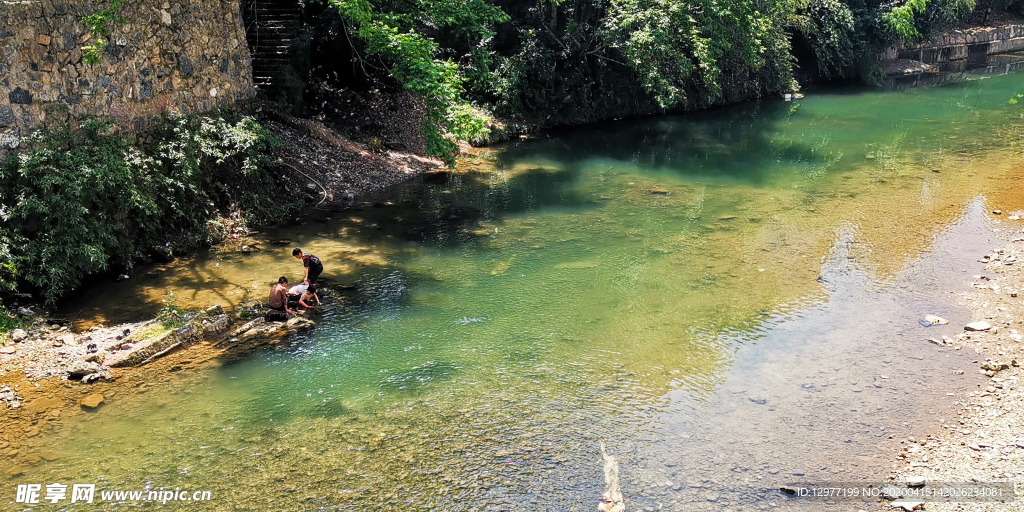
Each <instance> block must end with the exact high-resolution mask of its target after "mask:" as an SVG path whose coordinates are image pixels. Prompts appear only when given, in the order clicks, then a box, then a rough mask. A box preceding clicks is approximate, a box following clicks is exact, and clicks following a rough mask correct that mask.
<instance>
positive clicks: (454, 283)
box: [12, 75, 1024, 511]
mask: <svg viewBox="0 0 1024 512" xmlns="http://www.w3.org/2000/svg"><path fill="white" fill-rule="evenodd" d="M1022 92H1024V86H1022V85H1021V81H1020V76H1019V75H1017V76H1013V75H1011V76H1006V77H997V78H991V79H986V80H979V81H975V82H969V83H964V84H959V85H955V86H949V87H945V88H941V89H925V90H913V91H910V92H905V93H898V94H897V93H881V92H870V91H868V92H866V91H852V90H851V91H837V92H832V93H827V94H825V93H822V94H818V95H814V96H809V97H807V98H805V99H803V100H801V101H800V102H799V103H783V102H765V103H761V104H758V105H747V106H741V107H735V108H727V109H716V110H713V111H709V112H705V113H701V114H696V115H692V116H684V117H662V118H653V119H643V120H635V121H621V122H615V123H607V124H603V125H599V126H593V127H587V128H580V129H573V130H565V131H558V132H552V133H549V134H543V135H541V136H539V137H537V138H535V139H533V140H527V141H522V142H519V143H516V144H511V145H508V146H506V147H503V148H500V149H498V150H496V151H493V152H491V153H488V154H486V155H483V156H480V157H476V158H471V159H467V160H465V161H463V162H462V164H461V165H460V169H459V172H458V173H455V174H452V175H447V174H441V175H434V176H431V177H428V178H425V179H424V180H423V181H425V183H421V182H417V183H413V184H410V185H409V186H405V187H401V188H399V189H396V190H393V191H390V192H389V193H388V194H387V195H386V196H382V197H381V198H379V199H377V200H371V201H369V202H366V203H358V204H353V205H348V206H345V205H335V206H332V207H329V208H325V209H322V210H316V211H313V212H311V215H310V216H309V217H308V218H305V219H304V220H303V221H302V222H301V223H297V224H296V225H294V226H291V227H288V228H283V229H281V230H276V231H272V232H269V233H266V234H265V239H261V240H256V241H255V242H252V241H246V242H245V243H246V244H247V245H250V244H251V245H254V246H255V247H257V248H258V249H259V250H258V251H256V252H238V251H233V250H231V249H233V248H232V247H228V248H226V250H225V249H222V250H220V251H218V252H215V253H210V254H203V255H200V256H198V257H195V258H192V259H189V260H185V261H179V262H176V263H174V264H172V265H169V266H166V267H159V268H156V267H154V268H146V269H140V270H139V271H137V272H136V273H135V274H134V275H133V277H132V279H130V280H129V281H126V282H123V283H117V284H112V285H110V286H108V287H102V288H97V289H96V290H94V292H93V295H92V296H86V297H84V298H82V299H81V300H80V301H79V302H77V303H76V304H74V305H69V306H68V311H69V314H70V315H73V316H76V317H77V319H78V321H79V322H80V325H81V326H87V325H89V324H90V323H94V322H106V321H113V320H117V319H120V318H123V316H131V315H138V314H140V312H144V311H147V310H149V311H152V309H154V308H158V307H159V301H160V300H161V299H162V298H165V297H166V296H167V293H168V292H171V293H172V294H173V296H174V298H175V300H176V301H177V303H178V305H182V306H186V307H198V306H205V305H209V304H211V303H222V304H225V305H237V304H239V303H241V302H242V301H245V300H252V299H262V298H264V296H265V294H266V293H267V291H268V290H269V284H270V283H271V282H272V281H273V280H274V279H275V278H276V277H277V276H278V275H287V276H289V277H292V278H293V279H298V278H300V277H301V268H300V265H299V263H298V262H297V260H295V259H294V258H291V257H290V253H291V247H293V246H301V247H302V248H304V249H305V250H307V251H308V252H313V253H314V254H316V255H318V256H320V257H321V258H322V259H324V261H325V262H326V265H327V271H326V272H325V274H324V276H325V278H327V280H328V281H330V282H332V283H334V284H341V283H345V284H354V285H355V288H354V289H353V290H350V291H346V292H343V293H342V294H341V295H340V296H339V297H338V299H337V300H336V301H335V303H334V304H333V305H332V306H331V307H329V308H326V309H325V311H324V313H323V315H322V317H321V319H320V324H319V326H318V327H317V328H316V329H315V330H314V331H313V332H311V333H309V334H305V335H302V336H300V337H298V338H297V339H295V340H294V342H293V343H291V344H290V345H289V346H288V347H287V348H283V349H280V350H272V351H268V352H266V353H260V354H253V355H252V357H250V358H248V359H246V360H243V361H238V362H231V363H226V364H224V365H222V366H219V367H217V368H214V369H208V370H202V371H197V372H194V373H192V374H190V375H188V376H186V377H184V378H181V379H179V378H177V377H175V378H174V383H168V384H166V385H164V386H159V387H156V388H154V389H152V390H150V391H148V392H146V393H143V394H137V395H129V394H122V395H119V397H118V398H117V399H115V400H112V401H111V403H109V404H106V405H104V406H103V407H102V408H101V410H100V412H98V413H95V414H89V415H83V416H81V418H82V419H81V420H80V421H73V422H70V425H69V426H68V427H67V428H66V429H64V430H63V431H61V432H59V433H57V434H54V435H53V438H52V444H51V446H50V447H51V448H52V449H54V450H55V451H57V452H58V454H59V455H60V456H59V457H58V458H56V460H53V461H50V462H46V461H43V462H40V463H39V464H37V465H35V466H32V467H31V468H30V469H29V470H28V471H26V473H25V474H24V475H22V476H20V477H18V478H16V479H15V480H17V482H16V483H30V482H36V481H42V480H46V481H47V482H49V481H50V480H52V479H64V480H68V481H75V482H97V483H99V484H100V485H99V488H104V489H125V490H128V489H142V488H143V487H144V486H146V485H149V486H150V487H151V488H154V489H158V488H160V487H164V488H175V487H178V488H182V489H202V490H211V491H212V493H213V497H214V498H213V500H212V501H211V502H209V503H208V504H204V509H207V508H205V507H206V505H209V509H210V510H308V509H332V510H396V511H397V510H426V509H431V510H566V511H569V510H593V509H594V508H595V506H596V503H597V501H598V500H599V498H600V495H601V493H602V492H603V490H604V480H603V478H604V476H603V471H602V461H601V455H600V450H599V444H600V443H601V442H604V443H605V444H606V445H607V447H608V451H609V452H611V453H613V454H615V455H616V457H617V458H618V460H619V462H620V464H621V473H622V475H621V477H622V482H621V484H622V491H623V493H624V495H625V496H626V499H627V506H628V508H629V509H630V510H634V509H641V508H643V507H652V508H655V509H657V508H662V509H667V510H708V509H709V507H711V508H710V509H721V508H728V509H729V510H758V509H760V508H762V507H766V506H769V504H770V503H774V504H775V505H777V506H779V507H781V508H783V509H786V508H793V509H797V510H807V509H812V510H818V509H821V510H825V509H829V507H836V510H847V509H849V507H850V504H848V503H846V504H843V503H837V504H827V503H821V502H816V503H813V504H809V503H802V502H800V501H798V500H788V499H785V498H784V497H783V496H781V495H780V494H778V493H777V492H776V491H773V489H777V488H778V487H779V486H780V485H782V484H784V483H787V482H789V481H794V480H795V479H803V480H805V481H806V480H807V479H812V480H814V481H818V482H850V481H872V480H874V481H880V480H881V479H882V478H884V476H885V472H884V471H885V469H886V467H885V464H886V463H887V461H888V458H887V457H888V453H889V452H888V451H887V450H888V449H889V448H890V447H891V443H894V442H897V441H898V438H897V439H895V440H893V439H890V436H892V435H893V434H896V435H897V436H905V435H920V433H921V432H923V431H924V430H925V429H926V428H927V426H928V425H931V424H933V423H934V422H935V421H937V419H938V418H942V417H943V416H942V415H943V414H948V411H949V410H950V407H951V405H952V403H953V401H954V400H955V399H956V398H957V396H956V393H957V392H958V390H959V389H961V388H963V387H966V386H973V383H974V380H973V377H972V375H971V372H970V371H968V372H965V373H966V375H964V376H955V375H954V374H953V373H952V369H954V368H960V369H968V370H969V369H970V367H971V365H970V364H969V363H970V360H971V358H972V356H973V355H974V354H973V350H972V349H971V347H967V349H966V350H963V351H953V350H950V349H943V348H939V347H936V346H934V345H930V344H928V343H927V342H926V341H924V340H925V339H926V338H928V337H933V336H938V335H941V334H949V335H953V334H955V333H956V332H958V326H959V325H962V322H963V321H966V320H967V315H966V313H965V312H964V311H963V310H961V309H959V308H958V307H957V306H956V303H955V296H953V295H951V294H950V292H951V291H962V290H963V289H964V288H965V287H964V280H965V278H966V277H967V276H969V275H970V274H973V273H980V268H981V265H980V264H979V263H977V262H976V258H977V256H978V255H980V254H981V251H985V250H987V249H988V248H990V247H991V246H993V245H994V244H995V242H994V241H993V239H992V238H991V234H992V230H993V229H1019V228H1020V226H1018V225H1016V224H1014V223H1012V222H1010V221H1007V220H1005V217H1006V216H1008V214H1009V213H1010V212H1011V211H1014V210H1017V209H1021V208H1024V204H1022V203H1024V195H1022V194H1021V187H1022V185H1021V183H1022V181H1021V180H1020V177H1021V174H1022V169H1024V165H1022V160H1021V149H1020V146H1019V145H1020V143H1021V141H1022V133H1024V118H1022V114H1024V107H1021V106H1020V105H1014V104H1011V103H1010V102H1009V101H1008V100H1009V99H1010V98H1012V97H1014V96H1015V95H1016V94H1018V93H1022ZM995 208H999V209H1001V210H1003V211H1004V212H1005V213H1004V215H1003V216H995V215H992V214H991V213H990V212H991V210H993V209H995ZM285 238H286V239H289V240H290V241H291V245H289V246H283V245H282V246H275V245H273V244H271V243H270V241H271V240H279V239H285ZM147 274H150V275H151V276H152V277H148V276H147ZM76 310H77V313H75V311H76ZM100 312H102V314H101V313H100ZM929 313H934V314H939V315H942V316H945V317H946V318H949V319H950V320H951V323H950V325H948V326H942V327H931V328H925V327H922V326H921V325H920V324H919V323H918V322H917V320H918V319H919V318H923V316H924V315H925V314H929ZM119 315H121V316H119ZM947 392H948V393H953V396H947V395H946V393H947ZM12 487H13V484H12ZM12 506H14V505H13V504H12ZM165 506H166V507H189V506H192V507H194V506H195V505H194V504H189V505H183V504H181V503H168V504H167V505H165Z"/></svg>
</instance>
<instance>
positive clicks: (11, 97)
mask: <svg viewBox="0 0 1024 512" xmlns="http://www.w3.org/2000/svg"><path fill="white" fill-rule="evenodd" d="M108 5H109V3H108V0H75V1H73V2H72V1H70V0H0V160H2V159H3V158H4V156H5V155H6V154H10V153H11V152H13V151H15V150H17V148H19V146H23V140H22V139H23V138H24V137H25V136H26V135H27V134H28V133H29V132H30V131H31V130H33V129H35V128H40V127H44V126H53V125H56V124H61V123H65V122H69V121H74V120H76V119H81V118H83V117H87V116H93V117H98V118H104V119H113V120H114V121H115V122H116V124H117V127H118V129H120V130H123V131H126V132H134V131H139V130H142V129H145V127H146V126H147V125H148V124H149V122H150V120H151V119H152V118H153V117H155V116H159V115H161V114H163V113H165V112H180V113H194V112H203V111H207V110H211V109H213V108H216V107H223V106H227V105H229V104H232V103H234V102H236V101H240V100H245V99H248V98H250V97H252V96H253V95H254V88H253V82H252V62H251V59H250V56H249V50H248V48H247V47H246V44H245V30H244V28H243V26H242V19H241V13H240V4H239V2H238V0H179V1H174V2H169V1H161V0H126V1H125V2H124V4H123V6H122V8H121V10H120V12H119V14H120V16H122V17H123V18H125V20H126V21H127V23H125V24H117V23H111V24H110V37H109V41H110V45H109V46H108V47H107V49H106V51H105V53H104V55H103V57H102V60H101V62H100V63H98V64H94V65H88V64H85V63H83V61H82V50H81V47H82V46H87V45H90V44H93V42H94V41H95V38H94V37H92V36H91V35H90V34H89V32H88V30H87V29H86V27H85V25H84V24H82V22H81V19H82V17H83V16H87V15H90V14H93V13H95V12H97V11H100V10H102V9H104V8H105V7H107V6H108Z"/></svg>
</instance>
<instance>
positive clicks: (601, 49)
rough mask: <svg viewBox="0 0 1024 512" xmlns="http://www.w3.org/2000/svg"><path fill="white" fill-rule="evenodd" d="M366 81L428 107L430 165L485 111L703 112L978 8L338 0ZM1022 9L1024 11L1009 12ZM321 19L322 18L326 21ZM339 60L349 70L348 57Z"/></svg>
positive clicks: (913, 2)
mask: <svg viewBox="0 0 1024 512" xmlns="http://www.w3.org/2000/svg"><path fill="white" fill-rule="evenodd" d="M327 1H328V2H329V5H330V7H331V8H332V9H333V11H332V12H334V13H340V14H341V18H340V20H341V22H342V23H343V25H344V26H343V27H341V29H340V30H338V31H336V32H332V33H334V34H340V35H344V36H345V37H346V38H347V39H348V40H349V41H350V42H351V43H352V45H353V48H352V53H353V55H355V56H356V59H357V60H359V61H360V67H361V69H362V71H363V72H364V73H366V74H368V75H373V76H376V77H378V78H384V79H392V80H395V81H396V82H397V83H398V84H400V85H402V86H404V87H405V88H406V89H407V90H409V91H411V92H413V93H414V94H416V95H417V96H419V97H420V98H421V99H423V100H424V102H425V103H426V105H427V125H426V126H425V133H426V135H427V137H428V138H429V141H430V143H429V146H430V147H429V150H430V152H431V153H433V154H435V155H439V156H443V157H446V158H449V159H450V155H451V152H452V151H453V150H454V148H455V146H454V141H455V140H457V139H469V138H472V137H473V136H476V135H480V134H481V133H483V132H484V131H485V121H486V119H487V115H486V114H485V112H494V113H496V114H498V115H500V116H502V117H503V118H507V119H512V120H517V121H525V122H529V123H535V124H541V125H551V124H574V123H580V122H587V121H592V120H595V119H601V118H609V117H619V116H624V115H633V114H642V113H651V112H660V111H668V110H686V109H694V108H702V107H706V106H708V105H713V104H717V103H726V102H732V101H738V100H743V99H751V98H756V97H759V96H762V95H766V94H776V93H780V92H785V91H787V90H792V89H794V88H796V87H797V85H796V82H795V80H794V76H804V77H824V78H835V77H849V76H853V75H856V74H858V73H860V74H862V75H867V74H868V73H865V71H869V68H870V67H871V66H872V65H873V63H874V58H875V55H876V54H877V53H878V52H880V51H881V50H883V49H884V48H885V47H886V46H888V45H891V44H894V43H899V42H915V41H917V40H920V39H922V38H924V37H927V36H929V35H931V34H933V33H934V32H935V31H937V30H943V29H946V28H948V27H950V26H952V25H955V24H956V23H958V22H960V21H962V20H964V19H965V18H966V16H967V15H969V14H970V12H971V10H972V9H973V8H974V0H906V1H905V2H900V1H898V0H897V1H895V2H894V1H891V0H685V1H679V0H491V2H490V3H487V2H485V1H483V0H471V1H459V0H440V1H429V0H379V1H375V2H373V3H371V2H369V1H368V0H327ZM1004 3H1005V4H1006V5H1005V6H1003V7H1005V8H1012V7H1013V6H1016V5H1017V4H1019V3H1022V2H1021V0H1004ZM314 17H315V16H314ZM339 60H340V59H339Z"/></svg>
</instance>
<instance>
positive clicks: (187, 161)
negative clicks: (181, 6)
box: [0, 116, 285, 303]
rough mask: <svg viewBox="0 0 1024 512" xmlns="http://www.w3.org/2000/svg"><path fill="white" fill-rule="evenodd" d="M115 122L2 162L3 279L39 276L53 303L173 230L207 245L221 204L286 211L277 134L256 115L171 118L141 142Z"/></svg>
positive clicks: (43, 135) (59, 136)
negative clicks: (274, 158)
mask: <svg viewBox="0 0 1024 512" xmlns="http://www.w3.org/2000/svg"><path fill="white" fill-rule="evenodd" d="M112 129H113V126H112V125H111V124H110V123H104V122H98V121H94V120H89V121H85V122H83V123H82V124H81V125H79V126H77V127H74V128H72V127H65V128H62V129H58V130H52V131H48V132H37V133H35V134H33V135H32V136H31V137H30V144H31V145H32V148H33V149H31V150H30V151H28V152H26V153H24V154H22V155H20V156H18V157H16V158H8V159H7V160H6V161H5V162H3V163H2V164H0V185H2V187H0V189H2V190H3V191H4V192H3V195H0V285H5V286H8V287H10V286H11V285H12V284H14V283H15V282H20V283H24V284H27V285H28V286H29V287H31V288H33V289H34V290H35V291H36V292H38V293H39V294H41V295H42V296H43V298H45V300H46V301H47V302H51V303H52V302H54V301H55V300H56V299H57V298H59V297H60V296H61V295H63V294H64V293H66V292H67V291H69V290H71V289H73V288H74V287H75V286H77V285H78V284H79V283H80V282H81V280H82V279H83V278H84V277H85V276H87V275H89V274H92V273H95V272H99V271H102V270H105V269H107V268H108V267H109V265H110V264H111V263H118V264H121V265H125V266H129V267H130V266H131V262H132V255H133V254H134V253H135V251H136V250H138V249H144V248H147V247H150V246H152V245H154V244H161V245H163V244H165V243H167V242H168V239H169V237H170V234H171V233H183V234H184V235H185V239H186V244H193V245H194V244H198V243H202V242H203V241H205V239H206V221H207V220H208V219H209V218H210V217H212V216H213V215H214V214H215V213H216V210H217V208H219V207H220V208H223V207H226V206H228V205H232V204H235V205H238V206H239V207H240V208H242V209H243V210H244V211H246V212H247V213H249V214H250V216H251V217H253V218H255V219H257V220H262V219H269V218H274V217H275V216H278V215H280V214H281V213H283V211H284V209H285V206H284V205H280V204H279V202H275V201H269V200H267V199H266V196H267V195H268V194H271V193H272V190H273V189H274V187H273V180H272V179H271V177H270V175H269V173H267V172H266V170H265V167H266V165H267V163H268V158H269V155H268V153H269V150H270V147H271V146H272V144H273V143H274V142H273V137H272V135H271V134H270V133H269V132H268V131H267V130H265V129H264V128H263V127H261V126H260V125H259V124H257V123H256V122H255V121H254V120H253V119H251V118H248V117H241V118H238V119H237V120H234V121H228V120H225V119H223V118H215V117H200V116H181V117H173V118H168V119H165V120H163V121H162V122H160V123H158V128H156V129H155V130H154V131H153V132H152V133H151V134H150V136H151V142H149V143H146V144H141V145H134V144H133V143H132V142H131V141H130V140H128V139H126V138H124V137H122V136H120V135H117V134H115V133H112Z"/></svg>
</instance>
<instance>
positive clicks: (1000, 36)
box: [888, 24, 1024, 64]
mask: <svg viewBox="0 0 1024 512" xmlns="http://www.w3.org/2000/svg"><path fill="white" fill-rule="evenodd" d="M1021 49H1024V25H1017V24H1009V25H1002V26H998V27H979V28H972V29H967V30H952V31H950V32H947V33H945V34H943V35H942V36H940V37H938V38H936V39H934V40H931V41H927V42H924V43H921V44H918V45H915V46H913V47H911V48H904V49H900V50H898V51H891V52H890V55H888V57H889V58H899V59H912V60H916V61H919V62H922V63H924V64H938V63H943V62H953V61H960V60H963V61H971V60H976V61H979V62H984V60H985V58H986V57H987V56H989V55H995V54H1000V53H1006V52H1012V51H1016V50H1021Z"/></svg>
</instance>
